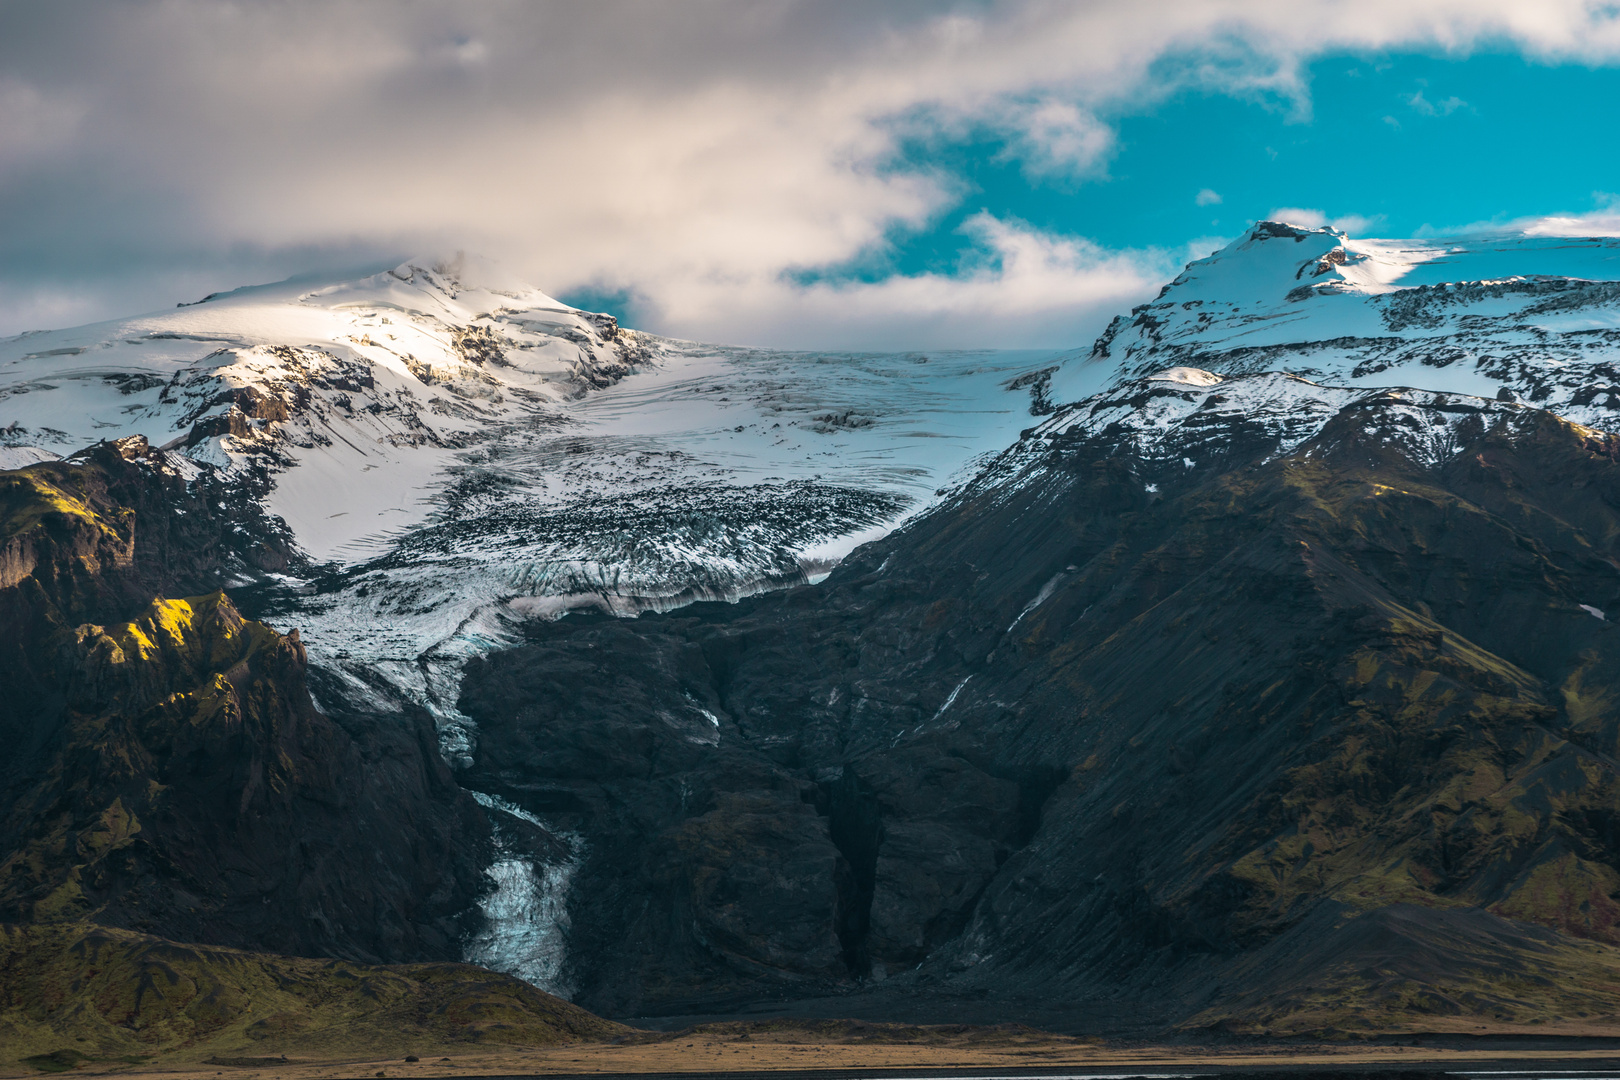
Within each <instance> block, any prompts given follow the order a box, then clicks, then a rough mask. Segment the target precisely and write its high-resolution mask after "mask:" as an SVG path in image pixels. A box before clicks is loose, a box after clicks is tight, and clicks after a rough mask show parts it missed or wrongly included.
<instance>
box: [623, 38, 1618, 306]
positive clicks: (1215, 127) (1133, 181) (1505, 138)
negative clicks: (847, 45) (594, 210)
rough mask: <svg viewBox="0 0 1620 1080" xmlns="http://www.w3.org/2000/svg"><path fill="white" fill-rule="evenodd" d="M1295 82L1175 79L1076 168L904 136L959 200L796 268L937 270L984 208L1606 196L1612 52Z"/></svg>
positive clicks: (1484, 207)
mask: <svg viewBox="0 0 1620 1080" xmlns="http://www.w3.org/2000/svg"><path fill="white" fill-rule="evenodd" d="M1305 86H1306V89H1308V91H1309V95H1310V97H1309V101H1308V102H1307V103H1305V104H1304V105H1301V104H1300V103H1299V102H1297V101H1295V100H1291V99H1289V98H1286V97H1280V96H1278V95H1276V94H1268V95H1253V94H1249V95H1234V94H1231V93H1226V92H1221V91H1211V90H1205V89H1190V90H1183V91H1181V92H1178V93H1175V94H1173V95H1170V96H1168V97H1167V98H1165V99H1164V100H1162V101H1156V102H1153V103H1152V104H1151V105H1148V106H1146V107H1143V108H1139V109H1136V110H1133V111H1125V110H1119V111H1115V112H1111V113H1105V114H1104V119H1105V120H1106V121H1107V122H1108V123H1109V124H1110V125H1111V126H1113V127H1114V129H1115V130H1116V131H1117V136H1116V148H1115V150H1114V152H1113V153H1111V154H1110V155H1108V156H1107V158H1106V160H1105V161H1104V162H1103V163H1102V165H1101V168H1099V169H1098V170H1097V171H1096V172H1095V173H1093V174H1091V175H1086V176H1079V177H1052V176H1041V175H1035V176H1031V175H1030V174H1029V170H1028V169H1027V166H1026V161H1025V160H1024V159H1023V158H1022V157H1020V155H1019V154H1018V150H1017V146H1016V144H1010V142H1009V140H1008V139H1006V138H1002V137H997V136H996V135H995V134H994V133H987V132H982V131H981V132H978V133H976V134H977V137H976V138H970V139H953V140H946V139H943V138H927V137H926V136H925V137H915V138H912V139H910V140H908V141H907V143H906V144H905V146H904V148H903V153H902V154H901V155H899V156H898V159H897V160H896V161H894V162H893V163H892V164H891V167H894V168H897V169H919V168H936V169H943V170H945V171H947V172H948V173H949V174H951V175H952V176H953V177H955V178H958V179H959V180H960V183H961V185H962V193H961V197H960V202H959V203H957V205H955V206H953V207H952V208H951V209H950V210H949V211H948V212H946V213H944V214H942V215H940V216H939V217H938V218H936V219H934V220H932V221H930V222H929V223H928V226H927V227H926V228H923V229H915V228H896V229H894V230H892V231H891V232H890V234H889V235H888V237H887V238H886V243H885V244H884V245H882V246H881V247H879V248H877V249H875V250H872V251H869V252H865V253H863V255H862V256H861V257H859V258H857V259H853V260H850V261H849V262H847V263H845V264H842V265H839V266H832V267H818V268H811V269H805V270H801V271H800V272H799V276H800V277H801V279H802V280H807V281H808V280H818V279H830V280H844V279H859V280H869V281H870V280H878V279H881V278H883V277H886V276H888V275H890V274H896V273H899V274H917V273H921V272H925V271H935V272H940V273H949V272H952V271H953V270H954V269H956V268H957V267H959V266H960V265H962V264H963V263H964V262H969V263H971V262H973V261H974V260H976V259H979V258H982V257H983V252H982V245H980V244H979V243H977V242H976V240H975V238H974V237H972V236H971V235H966V234H964V233H963V231H962V224H963V222H964V221H966V220H967V219H968V218H969V217H971V216H972V215H974V214H978V213H981V212H986V211H987V212H989V213H990V214H992V215H995V216H996V217H998V218H1010V219H1017V220H1019V221H1022V222H1025V223H1027V224H1028V225H1030V226H1032V227H1034V228H1036V229H1039V230H1042V231H1045V232H1052V233H1060V234H1074V235H1079V236H1085V237H1088V238H1090V239H1092V240H1095V241H1097V242H1099V243H1101V244H1104V245H1108V246H1110V247H1118V248H1141V247H1158V248H1163V249H1166V250H1167V251H1171V252H1176V253H1182V252H1184V249H1189V245H1190V250H1189V251H1187V253H1189V254H1190V253H1193V252H1196V253H1204V249H1205V248H1207V247H1210V246H1212V245H1213V244H1215V243H1217V242H1219V241H1221V240H1226V239H1230V238H1232V237H1233V236H1235V235H1237V234H1238V233H1239V232H1240V231H1241V230H1242V229H1243V228H1244V227H1245V226H1246V225H1247V224H1248V223H1249V222H1251V221H1254V220H1256V219H1259V218H1263V217H1266V216H1268V215H1270V214H1272V213H1273V212H1274V211H1276V210H1279V209H1289V208H1298V209H1307V210H1314V211H1317V212H1319V213H1320V214H1322V215H1323V216H1324V217H1325V218H1326V220H1328V221H1331V222H1336V223H1337V224H1339V225H1340V226H1341V227H1344V228H1347V229H1348V231H1350V232H1351V233H1353V234H1359V235H1363V236H1370V235H1378V236H1397V237H1409V236H1417V235H1427V234H1432V233H1448V232H1455V231H1459V230H1464V229H1470V228H1476V229H1477V228H1480V227H1482V226H1485V225H1488V224H1490V223H1497V224H1501V225H1503V226H1507V225H1509V224H1510V223H1512V222H1515V221H1518V220H1520V219H1525V218H1535V217H1540V216H1543V215H1548V214H1554V213H1581V212H1587V211H1592V210H1600V209H1602V208H1604V207H1605V206H1607V205H1609V204H1610V203H1612V202H1613V201H1615V200H1616V199H1617V198H1620V196H1617V195H1616V194H1615V193H1617V192H1620V68H1613V67H1608V68H1593V67H1590V66H1586V65H1576V64H1564V65H1549V64H1545V63H1538V62H1533V61H1530V60H1527V59H1526V58H1524V57H1523V56H1520V55H1516V54H1513V53H1510V52H1496V53H1486V54H1482V55H1475V56H1470V57H1466V58H1450V57H1446V56H1444V55H1439V56H1435V55H1422V54H1393V55H1390V54H1383V55H1379V54H1373V55H1356V54H1336V55H1332V56H1324V57H1320V58H1317V59H1315V60H1314V61H1312V62H1311V63H1310V64H1309V65H1308V67H1307V69H1306V72H1305ZM607 299H609V300H610V302H611V301H613V300H617V301H618V302H620V303H621V304H623V303H624V302H625V301H626V300H627V299H628V298H627V297H623V296H620V297H613V298H607Z"/></svg>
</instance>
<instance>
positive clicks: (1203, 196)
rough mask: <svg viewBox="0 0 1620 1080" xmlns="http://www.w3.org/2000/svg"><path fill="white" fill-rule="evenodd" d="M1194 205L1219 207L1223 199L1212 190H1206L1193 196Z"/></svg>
mask: <svg viewBox="0 0 1620 1080" xmlns="http://www.w3.org/2000/svg"><path fill="white" fill-rule="evenodd" d="M1193 203H1194V204H1196V205H1198V206H1219V205H1220V204H1221V197H1220V195H1219V194H1217V193H1216V192H1215V191H1214V189H1212V188H1204V189H1203V190H1202V191H1200V192H1199V193H1198V194H1197V195H1194V196H1193Z"/></svg>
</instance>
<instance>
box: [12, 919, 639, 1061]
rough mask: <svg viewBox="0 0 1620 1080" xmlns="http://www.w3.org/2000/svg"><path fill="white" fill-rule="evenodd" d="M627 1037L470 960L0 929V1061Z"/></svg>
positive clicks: (88, 930) (326, 1052)
mask: <svg viewBox="0 0 1620 1080" xmlns="http://www.w3.org/2000/svg"><path fill="white" fill-rule="evenodd" d="M628 1030H629V1029H627V1028H624V1027H622V1026H621V1025H618V1024H614V1023H611V1022H609V1021H606V1020H602V1019H600V1018H598V1017H596V1016H593V1015H591V1014H590V1013H588V1012H586V1011H584V1010H583V1009H579V1008H576V1007H575V1006H572V1005H570V1004H568V1002H566V1001H563V1000H561V999H559V998H555V997H552V996H551V995H549V994H545V993H542V992H541V991H539V990H536V989H535V988H534V987H532V986H529V985H528V984H527V983H523V982H520V981H518V980H516V979H513V978H510V977H508V976H504V975H497V974H494V973H492V972H488V971H484V970H483V969H481V968H476V967H473V966H471V965H469V964H449V963H440V964H406V965H398V966H388V967H378V966H368V965H363V964H354V963H348V962H345V961H340V960H310V959H300V958H295V957H285V956H271V955H266V954H262V953H250V952H241V951H238V950H235V949H225V948H218V947H209V946H199V945H182V944H178V943H176V942H172V941H165V940H163V939H161V938H154V937H150V936H147V935H143V934H135V933H130V932H128V931H122V930H115V929H110V928H106V927H95V926H87V925H84V924H78V925H72V926H49V927H43V926H32V927H20V926H7V925H3V924H0V1054H3V1055H4V1056H5V1057H8V1058H10V1059H12V1060H18V1059H21V1058H23V1057H28V1056H31V1055H35V1054H48V1053H51V1052H53V1051H56V1050H61V1049H68V1050H73V1051H75V1052H77V1053H79V1054H82V1055H84V1056H85V1057H88V1058H104V1059H115V1058H120V1057H128V1056H137V1057H149V1058H153V1059H158V1060H161V1061H164V1062H174V1063H178V1062H184V1061H197V1060H201V1059H204V1058H207V1057H210V1056H215V1055H218V1056H222V1057H230V1056H243V1057H256V1056H264V1057H269V1056H276V1055H281V1054H287V1055H289V1056H297V1055H299V1054H311V1055H315V1054H319V1055H323V1056H344V1055H350V1054H353V1055H356V1056H372V1055H376V1056H382V1055H386V1056H390V1057H403V1056H404V1055H405V1054H406V1053H411V1052H414V1053H419V1054H420V1053H427V1052H430V1051H437V1050H440V1049H449V1048H452V1047H454V1048H465V1047H466V1046H467V1045H468V1044H469V1043H475V1044H476V1043H486V1044H487V1043H511V1044H522V1045H530V1046H537V1045H548V1044H554V1043H559V1042H567V1041H572V1040H582V1039H593V1040H600V1039H610V1038H614V1037H616V1036H619V1035H622V1034H625V1033H627V1032H628Z"/></svg>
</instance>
